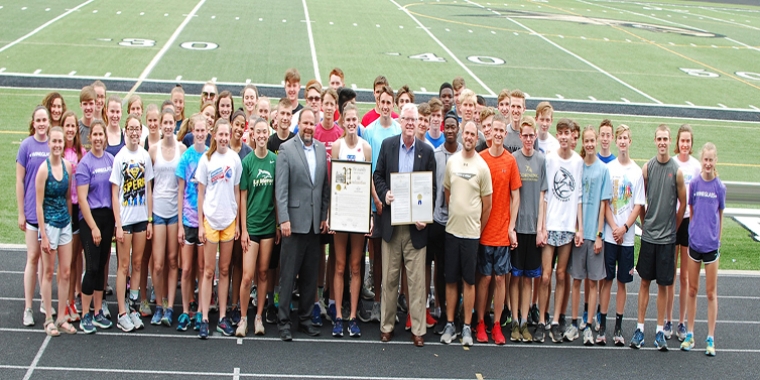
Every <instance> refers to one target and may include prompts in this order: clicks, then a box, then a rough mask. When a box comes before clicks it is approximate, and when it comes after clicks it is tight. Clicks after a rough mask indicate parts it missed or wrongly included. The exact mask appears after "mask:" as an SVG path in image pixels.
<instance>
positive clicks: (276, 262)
mask: <svg viewBox="0 0 760 380" xmlns="http://www.w3.org/2000/svg"><path fill="white" fill-rule="evenodd" d="M281 248H282V239H280V244H275V245H274V246H272V255H271V256H269V269H272V270H274V269H277V268H279V267H280V249H281Z"/></svg>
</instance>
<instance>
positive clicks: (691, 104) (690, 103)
mask: <svg viewBox="0 0 760 380" xmlns="http://www.w3.org/2000/svg"><path fill="white" fill-rule="evenodd" d="M686 104H688V105H690V106H692V107H694V103H692V102H690V101H688V100H687V101H686Z"/></svg>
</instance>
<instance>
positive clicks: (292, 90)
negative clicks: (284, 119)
mask: <svg viewBox="0 0 760 380" xmlns="http://www.w3.org/2000/svg"><path fill="white" fill-rule="evenodd" d="M300 91H301V74H300V73H299V72H298V69H296V68H289V69H288V70H287V71H285V97H286V98H288V100H289V101H290V105H291V110H290V111H291V112H290V113H291V115H292V116H293V117H292V118H291V121H290V126H289V129H290V131H291V132H293V130H294V129H295V128H296V125H298V115H299V113H300V112H301V110H302V109H303V106H302V105H301V104H300V103H298V93H299V92H300Z"/></svg>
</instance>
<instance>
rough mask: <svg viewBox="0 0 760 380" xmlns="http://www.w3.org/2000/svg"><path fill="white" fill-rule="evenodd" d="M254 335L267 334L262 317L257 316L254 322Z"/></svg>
mask: <svg viewBox="0 0 760 380" xmlns="http://www.w3.org/2000/svg"><path fill="white" fill-rule="evenodd" d="M253 334H254V335H264V334H266V330H265V329H264V323H262V322H261V316H260V315H257V316H256V319H254V320H253Z"/></svg>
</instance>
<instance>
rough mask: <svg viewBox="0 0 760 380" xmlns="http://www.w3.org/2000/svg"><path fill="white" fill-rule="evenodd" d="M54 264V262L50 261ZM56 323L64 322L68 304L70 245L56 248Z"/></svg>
mask: <svg viewBox="0 0 760 380" xmlns="http://www.w3.org/2000/svg"><path fill="white" fill-rule="evenodd" d="M51 262H52V263H54V260H51ZM57 277H58V321H63V322H68V321H67V320H66V305H68V304H69V298H68V297H69V285H70V283H71V244H66V245H61V246H58V276H57Z"/></svg>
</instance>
